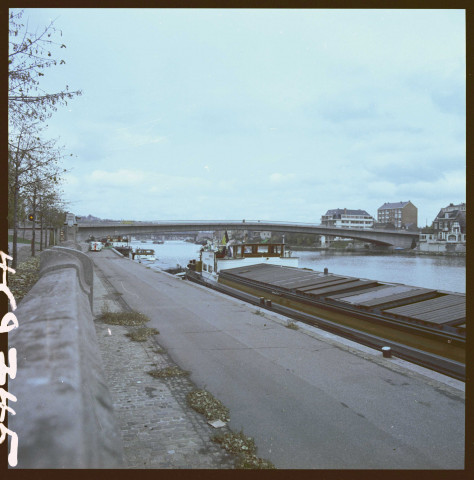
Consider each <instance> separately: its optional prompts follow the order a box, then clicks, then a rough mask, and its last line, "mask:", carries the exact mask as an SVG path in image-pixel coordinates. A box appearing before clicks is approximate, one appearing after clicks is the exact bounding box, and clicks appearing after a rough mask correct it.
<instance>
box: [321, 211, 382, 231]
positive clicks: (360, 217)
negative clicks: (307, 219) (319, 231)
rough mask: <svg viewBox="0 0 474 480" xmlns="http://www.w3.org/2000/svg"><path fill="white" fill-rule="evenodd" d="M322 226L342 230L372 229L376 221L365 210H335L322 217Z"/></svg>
mask: <svg viewBox="0 0 474 480" xmlns="http://www.w3.org/2000/svg"><path fill="white" fill-rule="evenodd" d="M321 225H326V226H328V227H342V228H365V229H367V228H372V227H373V225H374V219H373V217H371V216H370V215H369V214H368V213H367V212H366V211H365V210H348V209H347V208H335V209H333V210H328V211H327V212H326V214H325V215H323V216H322V217H321Z"/></svg>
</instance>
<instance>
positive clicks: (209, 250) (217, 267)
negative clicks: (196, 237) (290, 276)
mask: <svg viewBox="0 0 474 480" xmlns="http://www.w3.org/2000/svg"><path fill="white" fill-rule="evenodd" d="M262 263H264V264H271V265H280V266H285V267H295V268H297V267H298V257H293V256H292V255H291V252H290V251H289V250H286V249H285V244H284V243H236V242H234V241H233V240H231V241H230V242H228V243H227V244H226V245H213V244H210V243H208V244H207V245H205V246H204V247H203V248H202V249H201V253H200V258H199V260H198V261H196V260H191V262H190V263H189V264H188V266H187V274H188V276H189V277H191V278H192V279H196V280H198V279H200V280H201V281H204V282H205V283H217V282H218V280H219V272H221V271H222V270H227V269H230V268H238V267H244V266H250V265H257V264H262Z"/></svg>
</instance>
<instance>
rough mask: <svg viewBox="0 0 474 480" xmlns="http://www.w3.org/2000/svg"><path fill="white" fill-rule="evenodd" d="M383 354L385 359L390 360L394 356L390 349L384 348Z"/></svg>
mask: <svg viewBox="0 0 474 480" xmlns="http://www.w3.org/2000/svg"><path fill="white" fill-rule="evenodd" d="M382 353H383V356H384V358H390V357H391V356H392V349H391V348H390V347H382Z"/></svg>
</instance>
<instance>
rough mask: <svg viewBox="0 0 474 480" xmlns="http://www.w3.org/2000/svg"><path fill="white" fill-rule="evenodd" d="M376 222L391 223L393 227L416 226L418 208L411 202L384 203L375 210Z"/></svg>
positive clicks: (405, 227)
mask: <svg viewBox="0 0 474 480" xmlns="http://www.w3.org/2000/svg"><path fill="white" fill-rule="evenodd" d="M377 222H378V223H381V224H384V223H393V225H395V228H403V229H408V228H416V227H417V226H418V209H417V208H416V207H415V205H413V203H411V202H410V200H408V202H397V203H384V204H383V205H382V206H381V207H379V208H378V210H377Z"/></svg>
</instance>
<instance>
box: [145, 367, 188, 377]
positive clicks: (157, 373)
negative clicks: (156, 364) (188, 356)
mask: <svg viewBox="0 0 474 480" xmlns="http://www.w3.org/2000/svg"><path fill="white" fill-rule="evenodd" d="M146 373H148V375H151V376H152V377H154V378H169V377H183V376H187V375H189V374H190V373H191V372H188V371H187V370H181V368H179V367H166V368H161V369H156V370H150V371H149V372H146Z"/></svg>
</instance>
